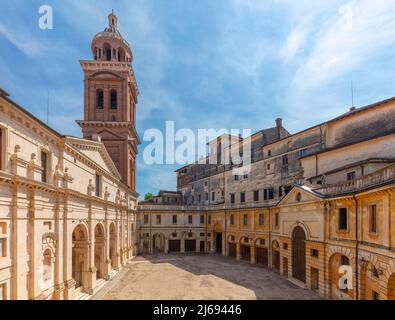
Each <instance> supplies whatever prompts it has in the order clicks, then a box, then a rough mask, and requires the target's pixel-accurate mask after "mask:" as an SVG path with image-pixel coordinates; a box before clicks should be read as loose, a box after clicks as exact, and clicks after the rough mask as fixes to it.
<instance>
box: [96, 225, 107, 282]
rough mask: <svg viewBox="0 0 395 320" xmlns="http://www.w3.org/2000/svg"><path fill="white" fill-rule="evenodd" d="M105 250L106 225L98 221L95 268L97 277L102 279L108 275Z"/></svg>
mask: <svg viewBox="0 0 395 320" xmlns="http://www.w3.org/2000/svg"><path fill="white" fill-rule="evenodd" d="M105 252H106V241H105V237H104V227H103V225H102V224H100V223H98V224H97V225H96V227H95V268H96V279H102V278H104V277H105V276H106V274H105V260H106V259H105V256H106V255H105Z"/></svg>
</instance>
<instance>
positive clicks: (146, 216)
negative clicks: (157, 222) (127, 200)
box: [144, 214, 148, 224]
mask: <svg viewBox="0 0 395 320" xmlns="http://www.w3.org/2000/svg"><path fill="white" fill-rule="evenodd" d="M144 224H148V214H145V215H144Z"/></svg>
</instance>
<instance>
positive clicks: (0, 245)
mask: <svg viewBox="0 0 395 320" xmlns="http://www.w3.org/2000/svg"><path fill="white" fill-rule="evenodd" d="M6 240H7V239H5V238H2V239H0V258H5V257H6V256H7V254H6V244H7V242H6Z"/></svg>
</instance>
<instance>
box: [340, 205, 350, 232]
mask: <svg viewBox="0 0 395 320" xmlns="http://www.w3.org/2000/svg"><path fill="white" fill-rule="evenodd" d="M347 220H348V212H347V208H340V209H339V230H347V228H348V221H347Z"/></svg>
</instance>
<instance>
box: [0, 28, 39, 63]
mask: <svg viewBox="0 0 395 320" xmlns="http://www.w3.org/2000/svg"><path fill="white" fill-rule="evenodd" d="M0 34H1V35H3V36H4V37H5V38H6V39H7V40H8V41H9V42H11V43H12V44H13V45H14V46H15V47H17V48H18V49H19V50H20V51H21V52H22V53H24V54H25V55H27V56H29V57H36V56H39V55H42V54H43V53H44V47H43V46H41V45H39V43H38V42H36V41H34V40H33V39H32V37H31V36H30V35H29V33H28V32H27V30H24V31H23V32H20V31H19V30H17V29H16V28H13V29H12V31H10V29H9V28H7V27H6V26H4V25H2V24H0Z"/></svg>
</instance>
